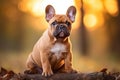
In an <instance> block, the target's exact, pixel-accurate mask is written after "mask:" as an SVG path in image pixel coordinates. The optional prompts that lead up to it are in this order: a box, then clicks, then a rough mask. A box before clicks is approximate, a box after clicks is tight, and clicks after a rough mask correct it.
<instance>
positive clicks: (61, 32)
mask: <svg viewBox="0 0 120 80" xmlns="http://www.w3.org/2000/svg"><path fill="white" fill-rule="evenodd" d="M53 35H54V36H55V37H56V38H66V37H68V36H69V35H70V32H69V30H68V29H67V27H65V26H64V25H58V26H56V30H55V31H54V33H53Z"/></svg>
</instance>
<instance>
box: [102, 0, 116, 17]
mask: <svg viewBox="0 0 120 80" xmlns="http://www.w3.org/2000/svg"><path fill="white" fill-rule="evenodd" d="M104 3H105V8H106V10H107V12H108V13H109V14H110V15H112V16H117V15H118V4H117V0H104Z"/></svg>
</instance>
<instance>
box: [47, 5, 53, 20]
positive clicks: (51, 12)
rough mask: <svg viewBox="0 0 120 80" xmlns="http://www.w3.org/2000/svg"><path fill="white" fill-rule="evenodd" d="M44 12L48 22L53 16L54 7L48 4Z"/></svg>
mask: <svg viewBox="0 0 120 80" xmlns="http://www.w3.org/2000/svg"><path fill="white" fill-rule="evenodd" d="M45 13H46V17H45V18H46V21H47V22H49V20H50V19H51V18H52V17H54V15H55V9H54V7H53V6H51V5H48V6H47V7H46V9H45Z"/></svg>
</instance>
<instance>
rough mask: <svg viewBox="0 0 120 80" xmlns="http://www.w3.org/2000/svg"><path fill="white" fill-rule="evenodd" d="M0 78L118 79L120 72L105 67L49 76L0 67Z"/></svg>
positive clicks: (39, 79)
mask: <svg viewBox="0 0 120 80" xmlns="http://www.w3.org/2000/svg"><path fill="white" fill-rule="evenodd" d="M0 80H120V72H115V73H111V72H109V73H107V69H102V70H101V71H99V72H92V73H80V72H78V73H55V74H54V75H52V76H50V77H44V76H42V75H41V74H38V73H34V74H28V73H18V74H16V73H15V72H13V71H7V70H6V69H4V68H1V71H0Z"/></svg>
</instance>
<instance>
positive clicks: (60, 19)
mask: <svg viewBox="0 0 120 80" xmlns="http://www.w3.org/2000/svg"><path fill="white" fill-rule="evenodd" d="M54 21H57V22H66V21H69V22H70V23H71V21H70V20H69V18H68V17H67V16H66V15H55V16H54V17H53V18H52V19H51V20H50V22H49V23H52V22H54Z"/></svg>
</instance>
